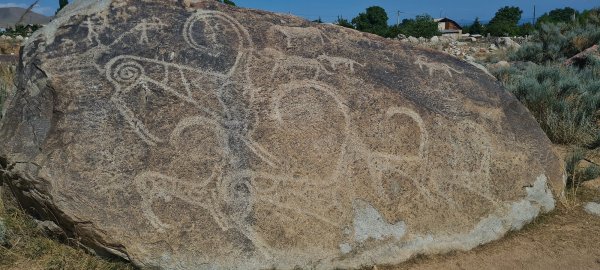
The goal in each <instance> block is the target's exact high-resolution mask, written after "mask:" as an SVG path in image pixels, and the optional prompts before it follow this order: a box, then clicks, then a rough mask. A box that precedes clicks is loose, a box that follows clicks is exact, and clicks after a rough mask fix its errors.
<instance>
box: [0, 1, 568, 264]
mask: <svg viewBox="0 0 600 270" xmlns="http://www.w3.org/2000/svg"><path fill="white" fill-rule="evenodd" d="M92 2H94V3H97V4H94V3H88V4H86V5H87V6H90V5H91V6H94V8H92V9H90V10H86V11H85V12H84V13H82V14H76V13H75V12H74V11H73V12H68V11H69V7H73V5H69V6H68V7H67V8H66V10H65V11H63V13H65V14H68V16H66V17H64V18H62V19H60V18H59V19H58V20H54V21H53V22H51V25H50V26H48V27H45V29H50V30H48V31H47V32H46V33H45V34H42V35H37V36H36V37H35V38H32V39H30V40H29V41H28V43H27V46H25V47H24V55H25V56H26V57H23V59H22V61H23V62H24V63H23V67H24V68H23V69H22V71H21V72H23V73H24V74H22V75H21V76H25V77H26V78H32V80H31V81H23V82H21V84H23V85H19V86H18V90H17V91H20V93H21V94H18V95H14V100H11V102H10V103H9V106H10V107H9V109H7V112H6V118H3V119H2V121H1V122H0V125H2V130H4V131H3V132H0V137H2V140H0V143H2V142H3V146H4V147H0V152H1V153H0V154H2V155H3V157H7V160H8V159H15V158H12V157H15V156H16V157H18V160H19V161H21V160H23V161H26V162H31V161H35V162H36V164H40V165H39V166H38V167H42V168H43V170H42V171H39V170H38V169H37V168H33V166H17V167H15V168H18V170H20V171H18V172H17V173H21V171H23V173H21V174H22V175H23V179H22V180H23V181H26V182H28V183H35V182H36V181H38V180H39V179H38V180H36V179H37V178H39V177H44V180H48V181H50V182H51V183H50V184H51V185H50V187H51V188H49V190H50V191H49V193H50V194H48V195H49V196H44V197H43V198H48V202H49V203H52V202H50V201H58V202H65V203H64V204H60V205H58V208H57V209H59V210H60V211H62V212H60V213H61V215H62V214H63V213H64V215H65V217H66V218H69V219H68V220H67V221H68V222H67V224H68V223H69V222H71V220H92V221H98V220H102V222H93V223H94V224H93V225H94V226H86V228H89V229H90V230H92V232H91V233H86V234H82V235H85V237H88V238H90V239H85V240H86V243H109V242H110V241H106V240H107V239H100V238H102V235H110V236H114V237H111V238H112V239H117V240H118V241H123V242H122V243H121V242H119V243H115V245H113V246H111V247H109V248H112V247H121V246H122V247H123V252H125V250H126V252H127V255H126V256H130V258H132V260H134V261H137V262H140V263H141V264H143V265H141V266H142V267H149V268H161V267H164V268H185V269H204V268H225V269H255V268H277V269H279V268H282V269H287V268H293V267H294V266H301V267H306V268H317V269H320V268H323V269H330V268H336V267H337V268H344V269H345V268H355V267H357V266H359V265H364V264H365V263H379V262H380V261H370V260H369V257H370V256H371V255H372V254H375V256H378V255H377V253H376V251H377V250H379V249H382V250H383V249H385V252H384V253H385V256H383V257H378V258H384V259H389V260H399V259H397V257H396V255H397V254H398V253H402V254H407V256H409V255H410V256H412V255H414V254H415V253H418V252H421V251H422V250H428V248H429V244H427V245H425V246H423V248H422V249H421V250H416V251H415V250H414V248H412V247H411V246H410V245H411V241H413V240H414V241H417V242H418V241H420V239H416V240H415V237H417V238H418V237H421V236H424V237H429V235H431V236H432V238H431V239H455V238H453V237H455V236H456V235H459V236H460V235H461V233H464V232H469V231H470V230H471V229H472V227H473V226H478V225H477V224H478V222H479V220H481V219H485V218H486V217H487V216H488V215H489V214H490V213H498V215H500V213H501V212H502V211H505V210H506V211H513V212H514V213H516V212H519V211H521V210H522V209H523V208H522V207H521V206H524V205H525V206H526V204H522V205H520V206H518V207H515V208H514V209H512V210H511V209H508V208H505V207H504V206H507V205H508V206H510V204H506V203H507V202H509V203H510V202H512V201H514V200H515V199H517V198H518V197H519V196H521V195H523V194H524V193H523V189H522V188H521V187H523V186H528V185H531V184H532V179H533V178H535V177H537V176H539V175H540V174H548V172H549V173H550V174H552V175H553V174H554V172H553V171H552V170H554V168H555V167H556V168H558V167H560V165H556V164H560V163H559V161H557V162H554V159H553V157H552V156H551V155H550V154H546V153H545V151H540V149H541V148H543V147H541V148H540V147H538V145H545V142H546V140H547V139H546V138H545V137H544V135H543V132H542V131H541V130H536V131H532V132H530V131H529V130H530V129H531V127H535V120H534V119H532V118H531V117H529V116H528V114H527V111H526V110H525V109H524V108H522V107H519V106H518V101H516V100H515V99H514V97H511V96H510V95H508V94H505V93H504V92H502V91H501V89H500V88H497V86H496V85H495V84H493V83H492V82H491V81H489V80H486V79H485V78H486V77H485V76H468V77H469V78H463V79H464V80H458V79H457V77H458V76H456V75H457V74H461V73H463V72H466V71H467V69H468V67H467V66H466V64H464V63H462V62H460V61H453V60H449V59H446V58H444V57H436V54H434V53H432V52H429V51H426V50H420V49H418V48H416V49H415V48H410V47H406V46H404V45H402V44H399V43H398V44H396V45H393V44H391V43H390V44H387V45H390V46H391V47H390V46H387V45H386V44H384V43H386V42H384V41H383V40H376V39H373V38H372V37H371V36H368V35H363V34H360V33H358V32H356V31H351V30H344V29H340V28H339V27H338V28H336V27H332V26H328V25H318V26H316V25H314V24H310V23H308V22H305V21H303V20H301V19H299V18H296V17H292V16H279V15H277V14H269V13H263V12H259V11H243V10H241V9H237V8H235V7H229V6H225V5H221V4H218V3H214V2H211V1H183V2H181V1H179V2H177V1H167V2H165V1H157V0H144V1H137V0H136V1H129V0H123V1H118V0H113V1H92ZM176 2H177V3H176ZM111 3H113V4H112V5H111ZM74 4H76V3H74ZM219 10H220V11H219ZM222 11H225V12H222ZM59 17H60V16H59ZM274 24H282V25H281V26H279V25H274ZM311 25H312V26H313V27H299V26H311ZM411 53H414V55H409V59H408V60H407V58H406V55H407V54H411ZM386 59H387V60H386ZM406 65H409V66H411V67H413V68H409V69H404V70H402V71H398V70H397V67H399V66H400V67H402V66H406ZM463 68H464V70H463ZM468 70H469V72H471V71H473V72H478V71H475V70H470V69H468ZM431 76H438V77H441V78H444V80H430V79H431ZM48 80H51V81H52V86H53V89H49V87H46V85H47V83H48ZM465 80H466V81H465ZM425 82H426V83H425ZM488 90H489V91H488ZM27 91H28V92H27ZM28 93H30V95H29V94H28ZM48 97H52V98H48ZM525 116H527V117H529V118H527V117H525ZM530 118H531V119H530ZM27 119H29V120H27ZM25 120H27V121H25ZM24 121H25V122H27V123H25V122H24ZM506 127H509V128H506ZM46 134H48V135H46ZM15 138H16V139H15ZM23 138H25V139H23ZM515 138H516V139H515ZM519 138H520V139H519ZM523 138H526V140H523ZM22 141H26V144H25V143H22ZM515 144H516V145H518V146H514V145H515ZM544 147H545V146H544ZM12 152H16V153H14V155H13V153H12ZM536 153H537V154H539V153H542V154H539V156H543V157H541V158H540V157H538V156H536ZM10 162H14V160H11V161H10ZM521 164H527V166H526V167H527V168H518V167H519V166H521ZM36 166H37V165H36ZM514 168H517V169H518V170H517V169H514ZM36 175H37V176H36ZM57 176H60V177H57ZM532 177H533V178H532ZM9 181H12V180H11V179H9ZM552 181H554V180H552ZM38 182H39V181H38ZM554 182H555V181H554ZM561 183H562V182H561ZM11 186H15V187H17V186H19V185H11ZM28 186H32V187H35V186H36V185H28ZM94 187H96V188H94ZM40 192H42V193H43V192H45V191H44V190H40ZM544 194H546V193H545V192H544ZM24 195H26V194H24ZM43 195H46V194H43ZM34 199H36V198H34ZM44 200H45V199H44ZM547 201H548V202H547V203H545V204H548V205H551V204H552V202H551V201H550V200H547ZM65 205H66V207H64V206H65ZM98 205H99V206H102V207H94V206H98ZM532 205H533V202H532ZM519 207H521V208H519ZM536 207H537V206H536ZM544 207H546V206H544ZM498 209H500V210H499V211H500V212H497V211H496V210H498ZM514 213H513V214H514ZM532 213H533V214H535V213H534V212H531V211H529V212H527V214H526V215H525V216H526V219H530V218H531V217H533V215H532ZM517 214H518V213H517ZM58 216H60V215H58ZM105 217H111V218H110V219H106V218H105ZM515 224H516V225H515ZM515 224H513V225H515V226H516V227H515V228H517V227H519V228H520V227H521V226H522V225H523V223H515ZM505 225H506V226H511V225H510V224H508V223H507V224H505ZM128 226H130V227H131V228H129V227H128ZM124 228H125V229H124ZM96 230H97V231H96ZM96 232H100V233H96ZM96 235H100V236H98V237H99V238H96ZM446 235H448V237H450V238H443V237H442V238H439V237H440V236H446ZM460 239H462V238H460V237H459V238H456V240H452V242H450V243H444V244H443V245H445V246H444V247H459V248H460V245H461V244H462V242H461V241H462V240H460ZM427 241H429V240H427ZM468 241H471V240H468ZM477 243H480V242H477ZM433 244H435V243H433ZM98 245H103V244H98ZM182 247H185V248H182ZM100 250H101V251H102V250H103V249H102V248H100ZM167 257H168V258H167Z"/></svg>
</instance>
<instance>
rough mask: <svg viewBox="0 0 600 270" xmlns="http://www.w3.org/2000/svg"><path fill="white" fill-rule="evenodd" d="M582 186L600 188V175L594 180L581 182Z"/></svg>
mask: <svg viewBox="0 0 600 270" xmlns="http://www.w3.org/2000/svg"><path fill="white" fill-rule="evenodd" d="M581 185H582V186H584V187H586V188H589V189H598V190H600V177H598V178H596V179H594V180H590V181H585V182H583V184H581Z"/></svg>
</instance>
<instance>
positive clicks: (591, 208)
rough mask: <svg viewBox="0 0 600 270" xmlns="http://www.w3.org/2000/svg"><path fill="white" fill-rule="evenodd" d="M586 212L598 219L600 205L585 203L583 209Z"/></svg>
mask: <svg viewBox="0 0 600 270" xmlns="http://www.w3.org/2000/svg"><path fill="white" fill-rule="evenodd" d="M583 209H585V211H586V212H588V213H589V214H592V215H596V216H599V217H600V203H595V202H589V203H586V204H585V205H584V207H583Z"/></svg>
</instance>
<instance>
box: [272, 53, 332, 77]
mask: <svg viewBox="0 0 600 270" xmlns="http://www.w3.org/2000/svg"><path fill="white" fill-rule="evenodd" d="M263 53H264V54H265V55H267V56H268V57H271V58H272V59H274V60H275V65H274V66H273V69H272V70H271V78H274V77H275V76H276V75H277V72H278V71H280V70H286V71H293V70H296V69H298V68H303V69H307V70H312V71H313V72H314V75H313V76H312V79H317V78H318V77H319V75H321V73H325V74H327V75H333V73H331V72H329V71H328V70H327V68H325V66H323V64H322V63H321V62H319V60H317V59H311V58H304V57H300V56H295V55H285V54H283V53H282V52H280V51H278V50H275V49H271V48H266V49H264V50H263Z"/></svg>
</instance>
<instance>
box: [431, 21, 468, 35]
mask: <svg viewBox="0 0 600 270" xmlns="http://www.w3.org/2000/svg"><path fill="white" fill-rule="evenodd" d="M433 21H434V22H436V23H437V24H438V29H439V30H440V32H441V33H442V36H454V37H456V38H459V37H460V36H461V35H462V27H461V26H460V25H459V24H458V23H457V22H455V21H453V20H451V19H448V18H438V19H434V20H433Z"/></svg>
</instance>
